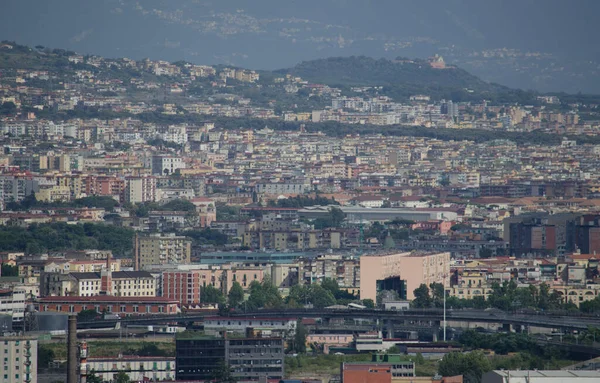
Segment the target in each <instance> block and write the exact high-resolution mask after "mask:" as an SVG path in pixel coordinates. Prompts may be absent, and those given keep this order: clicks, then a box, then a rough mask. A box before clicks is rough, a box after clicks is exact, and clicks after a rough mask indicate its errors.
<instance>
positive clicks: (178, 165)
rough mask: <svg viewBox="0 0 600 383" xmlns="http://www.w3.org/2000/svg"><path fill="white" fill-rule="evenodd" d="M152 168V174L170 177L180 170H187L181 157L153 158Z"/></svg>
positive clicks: (160, 156)
mask: <svg viewBox="0 0 600 383" xmlns="http://www.w3.org/2000/svg"><path fill="white" fill-rule="evenodd" d="M151 167H152V174H154V175H165V176H168V175H171V174H175V172H176V171H177V170H178V169H185V162H183V159H182V158H181V157H171V156H162V155H159V156H152V163H151Z"/></svg>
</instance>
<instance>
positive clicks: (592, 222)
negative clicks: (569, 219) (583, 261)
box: [575, 215, 600, 254]
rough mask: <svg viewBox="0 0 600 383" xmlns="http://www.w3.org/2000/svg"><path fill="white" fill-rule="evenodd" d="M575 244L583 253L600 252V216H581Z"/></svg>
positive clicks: (576, 229)
mask: <svg viewBox="0 0 600 383" xmlns="http://www.w3.org/2000/svg"><path fill="white" fill-rule="evenodd" d="M575 246H576V247H577V249H579V251H580V252H581V253H582V254H596V253H599V254H600V216H597V215H586V216H583V217H581V219H580V222H579V225H577V227H576V228H575Z"/></svg>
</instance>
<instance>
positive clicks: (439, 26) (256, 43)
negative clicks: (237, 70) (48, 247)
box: [0, 0, 600, 70]
mask: <svg viewBox="0 0 600 383" xmlns="http://www.w3.org/2000/svg"><path fill="white" fill-rule="evenodd" d="M0 8H1V11H0V39H5V40H15V41H17V42H19V43H23V44H29V45H38V44H40V45H45V46H50V47H60V48H67V49H72V50H77V51H80V52H84V53H96V54H101V55H105V56H109V57H120V56H127V57H131V58H135V59H139V58H143V57H150V58H164V59H168V60H171V61H174V60H180V59H185V60H188V61H194V62H201V63H207V64H213V63H232V64H237V65H240V66H247V67H252V68H278V67H286V66H292V65H294V64H295V63H297V62H299V61H302V60H308V59H313V58H317V57H326V56H334V55H335V56H344V55H346V56H347V55H357V54H365V55H370V56H377V57H396V56H421V57H423V56H427V55H429V54H432V53H438V52H442V53H443V52H445V51H448V49H452V52H451V54H452V55H455V59H456V60H457V63H461V62H466V61H468V57H470V56H469V55H472V54H473V52H478V51H481V50H483V49H498V48H511V49H518V50H520V51H523V52H541V53H545V54H549V55H552V56H553V57H554V58H553V59H556V60H558V63H557V64H555V65H561V66H564V65H565V63H566V64H567V65H570V63H571V62H575V61H577V60H580V61H582V62H583V64H581V63H579V64H577V65H592V66H593V63H589V62H590V61H591V62H594V63H595V62H597V61H598V62H600V45H599V44H598V43H597V36H598V32H600V31H599V30H600V26H599V23H597V22H596V20H595V19H596V18H597V15H599V14H600V1H598V0H571V1H568V0H251V1H250V0H212V1H204V0H137V1H136V0H2V6H1V7H0ZM585 61H588V63H587V64H586V63H585ZM465 65H466V66H467V69H469V68H468V66H469V65H470V64H465ZM573 65H575V64H573ZM586 70H589V69H586Z"/></svg>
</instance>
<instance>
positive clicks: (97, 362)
mask: <svg viewBox="0 0 600 383" xmlns="http://www.w3.org/2000/svg"><path fill="white" fill-rule="evenodd" d="M87 370H88V371H94V375H96V376H97V377H98V378H100V379H101V380H102V381H107V382H110V381H112V380H114V379H115V377H116V376H117V375H118V374H119V372H120V371H125V372H126V373H127V375H129V379H130V380H131V381H132V382H160V381H163V380H168V381H171V380H175V371H176V370H175V358H169V357H140V356H131V357H128V356H121V357H116V358H88V360H87Z"/></svg>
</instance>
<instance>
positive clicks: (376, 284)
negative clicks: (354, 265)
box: [360, 252, 450, 301]
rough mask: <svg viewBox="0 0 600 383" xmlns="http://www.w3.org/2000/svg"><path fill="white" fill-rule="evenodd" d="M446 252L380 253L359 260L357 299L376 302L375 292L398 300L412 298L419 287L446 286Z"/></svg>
mask: <svg viewBox="0 0 600 383" xmlns="http://www.w3.org/2000/svg"><path fill="white" fill-rule="evenodd" d="M449 274H450V253H448V252H444V253H420V252H406V253H383V254H373V255H363V256H361V257H360V299H372V300H373V301H375V300H376V299H377V293H378V292H380V291H383V290H394V291H396V292H397V293H398V295H399V296H400V298H401V299H408V300H412V299H414V294H413V291H414V290H415V289H416V288H417V287H419V286H420V285H421V284H423V283H424V284H426V285H427V286H429V285H430V284H431V283H442V284H444V285H445V286H446V287H448V286H449V282H450V280H449Z"/></svg>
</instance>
